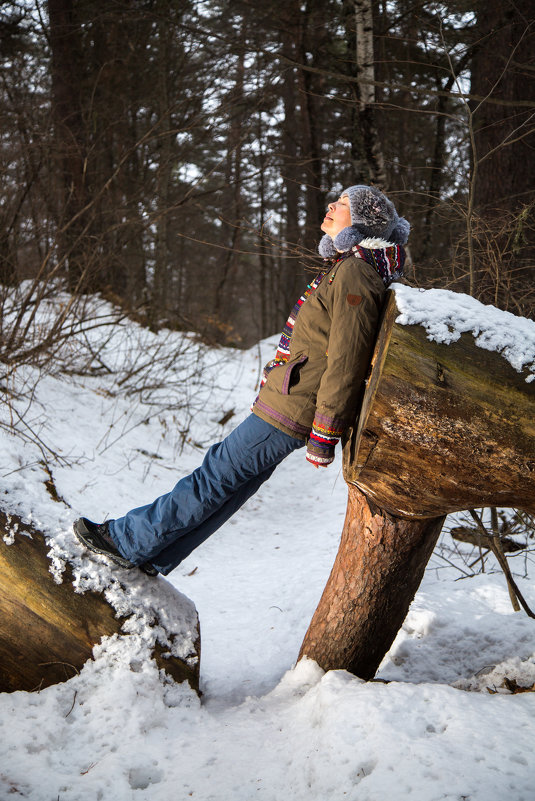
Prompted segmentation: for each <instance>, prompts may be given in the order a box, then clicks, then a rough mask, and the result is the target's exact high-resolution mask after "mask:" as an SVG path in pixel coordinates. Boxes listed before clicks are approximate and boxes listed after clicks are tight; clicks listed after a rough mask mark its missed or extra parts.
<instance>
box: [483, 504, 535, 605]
mask: <svg viewBox="0 0 535 801" xmlns="http://www.w3.org/2000/svg"><path fill="white" fill-rule="evenodd" d="M469 512H470V515H471V517H472V519H473V520H474V521H475V523H476V524H477V527H478V528H479V530H480V531H481V532H482V533H483V534H484V535H485V536H486V537H488V536H489V533H488V531H487V529H486V528H485V526H484V525H483V522H482V520H481V518H480V516H479V515H478V514H477V512H476V511H475V509H470V510H469ZM495 540H496V537H492V536H491V537H489V544H490V548H491V551H492V553H493V554H494V556H495V557H496V559H497V561H498V564H499V565H500V567H501V569H502V570H503V572H504V575H505V578H506V580H507V584H508V587H509V593H511V590H512V591H513V592H514V594H515V596H516V598H517V599H518V601H519V602H520V604H521V605H522V607H523V609H524V611H525V613H526V614H527V615H528V617H532V618H535V612H532V611H531V609H530V608H529V606H528V604H527V602H526V600H525V598H524V596H523V595H522V593H521V592H520V590H519V589H518V587H517V584H516V582H515V580H514V579H513V576H512V574H511V571H510V569H509V565H508V564H507V559H506V558H505V556H504V554H503V553H502V552H500V549H499V548H498V546H497V545H496V542H495Z"/></svg>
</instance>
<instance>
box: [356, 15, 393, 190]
mask: <svg viewBox="0 0 535 801" xmlns="http://www.w3.org/2000/svg"><path fill="white" fill-rule="evenodd" d="M355 27H356V63H357V70H358V73H357V74H358V76H359V79H360V81H359V84H358V87H359V122H360V128H361V131H362V137H363V143H364V152H365V155H366V161H367V163H368V169H369V171H370V180H371V182H372V183H373V184H375V185H376V186H378V187H379V188H380V189H382V190H386V189H387V175H386V168H385V161H384V155H383V148H382V144H381V141H380V139H379V131H378V129H377V123H376V119H375V85H374V81H375V56H374V47H373V4H372V2H371V0H355Z"/></svg>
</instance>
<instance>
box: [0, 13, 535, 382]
mask: <svg viewBox="0 0 535 801" xmlns="http://www.w3.org/2000/svg"><path fill="white" fill-rule="evenodd" d="M534 16H535V14H534V10H533V4H532V2H531V0H516V1H515V0H485V2H483V1H482V0H481V1H480V2H475V3H472V4H469V3H468V2H464V0H451V2H444V3H437V2H418V1H416V2H414V1H413V0H393V1H391V2H387V0H380V2H375V3H373V2H371V0H322V2H318V0H300V2H297V0H284V2H282V0H262V2H251V1H250V0H232V2H230V1H228V0H213V2H204V1H203V0H175V1H174V2H167V1H165V0H48V2H46V3H45V2H42V1H41V0H15V2H9V3H1V4H0V59H1V82H0V104H1V116H0V119H1V122H0V131H1V134H0V136H1V138H0V175H1V189H0V198H1V203H0V206H1V208H0V306H1V309H2V311H3V312H4V313H3V314H2V323H1V332H0V333H1V337H0V343H1V344H0V361H1V362H2V363H3V364H4V365H5V366H6V365H8V366H9V369H8V370H7V372H6V373H4V375H7V374H8V372H9V370H11V369H13V368H14V367H15V366H17V365H19V366H20V365H21V364H24V363H32V364H35V363H36V362H39V360H41V361H46V360H50V359H53V358H55V355H56V353H57V351H58V344H61V343H64V342H65V341H67V339H68V337H69V332H72V331H73V330H74V327H75V326H78V327H79V326H80V325H82V324H87V323H88V321H87V320H86V319H85V316H84V315H85V311H84V309H85V302H84V298H86V297H88V296H89V295H90V294H91V293H101V294H102V295H103V296H104V297H106V298H107V299H110V300H112V301H113V302H114V303H115V304H116V305H117V306H118V307H119V308H120V309H122V312H123V313H125V314H127V315H129V316H134V317H135V319H137V320H139V321H141V322H143V323H146V324H148V325H149V326H150V327H151V328H152V329H153V330H158V329H159V328H161V327H168V328H169V327H170V328H178V329H184V330H188V331H195V332H198V334H199V335H201V336H202V337H203V338H204V339H205V340H206V341H208V342H212V343H213V342H222V343H225V344H227V345H228V344H230V345H237V346H240V347H248V346H250V345H251V344H252V343H254V342H256V341H258V340H259V339H260V338H262V337H265V336H267V335H271V334H272V333H274V332H276V331H277V330H279V329H280V328H281V327H282V324H283V322H284V319H285V317H286V315H287V313H288V310H289V308H291V306H292V304H293V302H294V301H295V298H296V297H297V296H298V295H299V294H300V292H301V291H302V289H303V288H304V285H305V284H306V282H307V280H308V279H307V273H308V272H309V271H310V270H314V269H315V268H317V265H318V264H319V261H318V258H317V255H316V252H315V248H316V245H317V242H318V239H319V236H320V231H319V225H320V223H321V220H322V219H323V216H324V212H325V207H326V203H327V202H328V200H329V199H331V198H332V197H333V196H335V195H336V194H337V193H338V192H339V191H340V190H341V189H342V188H343V187H344V186H348V185H351V184H355V183H370V182H371V183H374V184H376V185H378V186H380V187H381V188H382V189H384V190H385V191H387V192H388V194H389V195H390V196H391V197H392V199H393V200H394V201H395V203H396V205H397V207H398V209H399V211H400V213H402V214H404V215H405V216H406V217H407V218H408V219H409V220H410V221H411V223H412V234H411V239H410V247H409V257H410V258H409V265H408V269H407V271H406V272H407V278H408V280H409V281H410V282H411V283H412V284H414V285H417V286H424V287H428V286H441V287H448V288H453V289H458V290H460V291H464V292H469V293H470V294H472V295H474V296H476V297H478V298H479V299H481V300H483V301H484V302H489V303H493V304H495V305H497V306H498V307H500V308H503V309H508V310H510V311H513V312H514V313H517V314H523V315H526V316H533V314H534V309H535V291H534V282H533V278H534V273H535V270H534V259H533V244H534V240H535V222H534V220H535V158H534V155H535V93H534V92H533V87H534V84H535V81H534V77H535V27H534ZM64 289H67V290H68V292H69V301H68V302H67V301H66V302H65V303H63V304H62V305H61V307H60V309H59V311H58V310H57V307H55V311H54V313H53V314H52V313H51V316H50V317H49V319H48V323H47V324H46V325H43V318H42V315H41V316H40V320H41V322H40V325H39V326H38V327H36V326H35V325H34V322H35V319H37V310H38V309H39V307H42V306H43V304H44V303H46V301H47V299H48V298H50V297H51V295H55V296H57V293H58V291H59V290H64ZM6 304H7V305H6ZM7 307H9V314H7V313H5V310H6V308H7ZM108 323H109V320H107V321H106V324H108ZM91 324H92V325H94V324H97V322H96V321H91Z"/></svg>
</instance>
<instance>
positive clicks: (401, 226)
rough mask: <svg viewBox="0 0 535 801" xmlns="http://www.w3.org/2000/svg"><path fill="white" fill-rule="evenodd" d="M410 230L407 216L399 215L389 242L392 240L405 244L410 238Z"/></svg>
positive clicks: (397, 243) (395, 243)
mask: <svg viewBox="0 0 535 801" xmlns="http://www.w3.org/2000/svg"><path fill="white" fill-rule="evenodd" d="M410 230H411V224H410V222H409V221H408V220H406V219H405V217H399V218H398V220H397V222H396V224H395V226H394V228H393V230H392V233H391V234H389V236H388V240H389V242H392V244H393V245H404V244H405V243H406V242H407V240H408V238H409V233H410Z"/></svg>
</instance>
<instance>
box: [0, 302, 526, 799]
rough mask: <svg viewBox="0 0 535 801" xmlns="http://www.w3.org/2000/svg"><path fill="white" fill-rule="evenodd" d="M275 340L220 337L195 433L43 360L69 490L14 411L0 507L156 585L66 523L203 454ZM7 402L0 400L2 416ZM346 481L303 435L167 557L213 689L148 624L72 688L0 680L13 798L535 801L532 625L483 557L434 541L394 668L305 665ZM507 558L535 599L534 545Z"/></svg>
mask: <svg viewBox="0 0 535 801" xmlns="http://www.w3.org/2000/svg"><path fill="white" fill-rule="evenodd" d="M437 303H440V301H437ZM407 309H408V310H407V312H406V313H407V314H409V313H410V314H414V310H412V311H411V307H410V298H409V300H408V301H407ZM530 325H531V326H533V328H531V327H529V326H528V328H527V329H526V331H527V334H528V335H532V334H533V330H534V329H535V324H533V323H531V324H530ZM134 329H135V326H133V325H132V326H131V327H125V328H123V329H120V330H118V331H117V333H116V335H115V338H114V337H112V338H111V339H110V341H109V343H108V344H107V345H106V350H105V352H104V355H103V359H104V361H106V359H107V358H108V359H110V358H111V356H112V354H113V353H117V352H118V350H119V346H120V342H121V337H125V336H126V335H127V334H128V338H129V339H128V341H129V343H130V344H129V346H128V347H129V348H130V350H132V349H134V348H135V345H134V344H133V343H135V341H136V336H134V333H135V332H134ZM450 329H451V326H450ZM506 329H507V331H510V327H507V326H506ZM133 332H134V333H133ZM107 335H109V331H108V333H107ZM93 336H94V338H95V342H97V341H98V337H99V333H98V330H97V331H95V332H94V333H93ZM144 336H145V335H144ZM146 336H147V337H148V334H147V335H146ZM151 336H152V335H151ZM176 336H177V338H178V336H179V335H176ZM528 338H529V337H528ZM532 341H535V339H533V340H532ZM275 342H276V340H275V339H272V340H270V341H266V342H263V343H261V346H259V347H257V348H253V349H251V351H248V352H246V353H240V352H232V353H231V352H229V351H225V350H216V351H213V352H211V353H209V354H208V355H207V357H206V358H207V362H208V363H209V364H210V365H211V370H212V374H211V375H212V378H211V379H210V381H208V386H205V387H204V388H199V389H198V392H197V394H196V395H195V397H196V398H197V401H198V406H199V410H198V412H196V415H195V420H194V422H193V425H192V427H191V429H190V432H189V438H188V441H187V442H186V444H185V446H184V447H183V449H181V448H180V444H181V440H182V437H181V436H179V435H178V433H177V432H178V431H179V430H180V429H181V420H180V412H177V411H172V412H166V411H165V408H164V406H165V404H164V403H163V401H162V404H161V407H158V406H154V405H150V404H149V401H150V400H151V398H150V396H149V397H147V396H142V397H138V396H134V395H131V396H129V397H124V396H123V395H122V394H119V393H118V392H117V389H118V387H117V384H116V379H115V378H114V377H113V375H111V374H108V373H102V374H101V375H94V376H91V377H87V376H86V377H83V376H79V375H78V376H76V375H71V376H69V377H68V378H67V377H66V376H65V375H61V374H59V375H48V376H43V377H42V378H41V380H40V381H39V383H38V384H37V385H36V388H35V396H34V400H33V403H32V406H31V407H30V410H29V411H28V410H26V411H25V412H24V415H23V418H24V420H25V425H31V428H32V431H33V432H34V433H37V434H39V436H40V438H41V440H42V442H44V443H45V444H48V445H50V446H51V447H52V446H53V448H54V450H55V451H56V454H57V457H58V458H57V459H56V460H55V461H54V460H52V459H49V469H50V470H51V473H52V476H53V480H54V483H55V487H56V490H57V493H58V495H59V497H60V499H62V500H60V501H56V500H53V499H52V498H51V496H50V494H49V493H48V492H47V489H46V486H45V482H46V481H47V480H48V479H49V478H50V475H49V473H48V472H47V471H46V470H45V467H44V466H43V464H42V462H43V453H42V451H40V450H39V449H38V447H37V446H36V445H35V444H32V443H31V442H29V441H26V442H24V441H23V440H22V439H21V438H20V437H14V436H12V435H10V434H9V433H8V431H7V430H5V428H4V429H0V473H1V475H2V485H1V493H2V495H1V497H2V507H3V508H5V509H7V510H9V511H12V512H16V513H18V514H20V515H21V516H23V517H25V518H26V519H28V520H30V521H31V522H32V523H33V524H34V525H35V526H36V527H37V528H40V529H42V530H44V531H45V532H46V533H47V535H48V536H49V537H50V538H51V543H52V545H53V551H54V553H55V555H56V557H57V560H58V561H57V564H59V565H61V554H62V553H69V554H70V556H71V558H72V559H74V561H75V563H77V564H79V565H82V564H84V565H85V568H84V569H85V572H86V573H89V575H90V576H92V577H93V580H94V581H95V582H100V583H101V584H104V583H108V582H109V578H110V576H113V577H115V578H116V579H118V580H125V579H126V581H127V582H128V581H130V582H134V583H135V582H138V587H137V589H139V588H141V590H142V588H143V587H144V586H147V582H149V581H150V580H149V579H146V578H144V577H141V576H139V577H137V576H134V575H133V574H132V573H128V574H127V573H125V571H121V570H119V569H118V568H110V566H109V563H107V562H106V560H105V559H103V558H99V557H94V558H92V560H91V562H90V565H91V567H90V569H89V571H88V570H87V566H88V564H89V561H88V559H89V558H88V557H87V555H85V557H84V556H83V552H82V550H81V548H80V547H79V546H78V544H77V543H76V542H75V541H74V539H73V537H72V535H71V533H70V526H71V524H72V521H73V520H74V519H75V518H76V517H77V516H79V515H80V514H83V515H86V516H88V517H91V518H93V519H98V520H100V519H104V518H105V517H114V516H118V515H120V514H122V513H123V512H125V511H126V510H127V509H128V508H131V507H132V506H137V505H139V504H140V503H143V502H145V501H149V500H152V499H153V498H154V497H155V496H156V495H158V494H160V493H161V492H164V491H167V490H168V489H169V488H170V487H171V486H172V484H173V483H175V481H176V480H177V479H178V478H180V477H181V476H182V475H184V474H186V473H187V472H189V471H190V470H191V469H192V468H194V467H196V466H197V465H198V463H199V462H200V460H201V458H202V453H203V447H201V446H205V445H206V444H207V442H209V441H210V440H212V441H213V440H215V439H216V438H218V437H221V436H223V435H224V434H225V433H227V432H228V431H230V430H231V428H232V427H233V426H234V425H236V423H237V422H239V420H241V419H243V417H244V416H245V415H246V414H247V413H248V410H249V406H250V403H251V401H252V399H253V398H254V395H255V384H256V382H257V380H258V375H259V369H260V366H261V365H262V364H263V363H264V362H265V361H267V359H268V358H270V356H271V352H272V350H273V348H274V345H275ZM149 344H150V343H149ZM146 345H147V343H146ZM522 346H523V347H524V348H525V346H526V336H524V337H523V343H522ZM526 362H527V363H529V362H530V360H529V358H528V359H527V360H526V359H524V360H523V364H524V365H525V364H526ZM176 369H177V370H178V368H176ZM517 369H518V368H517ZM177 375H178V377H179V374H178V373H177V374H176V375H175V374H174V375H173V382H172V383H173V386H176V385H177ZM23 377H25V378H26V380H27V381H28V382H29V383H30V384H31V379H32V378H34V376H33V375H32V373H31V371H27V373H26V374H25V376H23ZM152 400H153V399H152ZM14 405H15V406H17V402H14ZM17 408H18V409H19V411H20V412H21V413H22V412H23V411H24V409H23V404H22V402H20V403H19V405H18V406H17ZM231 409H234V410H235V414H234V416H233V417H232V418H231V420H230V421H229V422H227V423H225V424H224V425H221V424H220V423H219V422H218V421H219V420H221V418H222V417H223V415H224V414H225V412H228V411H230V410H231ZM9 413H10V412H9V407H8V405H4V406H3V413H2V420H3V422H6V421H7V420H9V419H10V418H9ZM11 419H16V418H11ZM28 430H29V429H26V431H28ZM345 496H346V490H345V484H344V481H343V478H342V474H341V465H340V461H339V457H338V461H336V462H335V464H333V465H332V466H331V467H329V468H328V469H326V470H314V468H313V467H312V466H311V465H309V464H308V463H307V462H306V461H305V458H304V455H303V453H302V452H296V453H294V454H292V455H291V456H290V457H289V458H288V459H287V460H286V461H285V462H284V463H283V464H282V465H281V466H280V467H279V468H278V469H277V471H276V472H275V474H274V475H273V477H272V479H271V480H270V481H269V482H268V483H267V484H266V485H264V487H263V488H262V489H261V490H260V492H259V493H258V494H257V495H256V496H255V497H254V498H253V499H251V501H249V503H248V504H247V505H246V506H245V507H244V508H243V509H242V510H241V511H240V512H239V513H238V514H237V515H236V516H235V517H234V518H233V519H232V520H231V521H230V522H229V523H228V524H227V525H226V526H225V527H224V528H223V529H222V530H220V531H219V532H218V533H216V534H215V535H214V536H213V537H212V538H211V539H210V540H209V541H208V542H207V543H206V544H205V545H204V546H202V548H200V549H199V550H197V551H196V552H194V553H193V554H192V555H191V557H190V558H189V559H188V560H187V561H186V562H184V563H183V564H182V565H180V566H179V568H177V570H176V571H174V573H172V574H171V576H170V577H169V579H168V580H170V581H171V583H172V584H173V585H174V586H175V587H176V588H177V589H178V590H180V591H181V592H183V593H185V594H186V595H187V596H188V597H189V598H191V599H192V600H193V601H194V603H195V604H196V606H197V609H198V612H199V616H200V621H201V632H202V659H201V682H202V691H203V697H202V701H200V700H199V699H198V698H197V696H196V695H195V693H193V692H192V691H191V690H190V689H189V687H188V686H187V685H174V684H172V683H170V682H169V681H167V680H166V679H165V678H164V677H163V676H162V675H159V673H158V670H157V668H156V667H155V665H154V663H152V662H150V661H148V660H147V659H141V660H140V654H141V655H143V653H144V651H143V631H141V630H138V631H134V633H132V634H131V635H130V636H125V637H122V638H120V639H119V640H116V639H113V640H110V641H107V642H104V643H102V644H100V645H99V646H98V647H97V648H96V649H95V658H94V661H91V662H89V663H87V664H86V665H85V667H84V668H83V670H82V671H81V673H80V675H78V676H76V677H74V678H73V679H71V680H70V681H67V682H66V683H64V684H60V685H56V686H54V687H49V688H48V689H45V690H42V691H41V692H38V693H24V692H17V693H11V694H5V693H4V694H1V695H0V801H8V799H12V798H13V799H16V798H27V799H33V800H34V801H86V799H87V801H95V800H96V799H103V801H111V799H113V801H130V799H132V800H133V801H138V799H139V801H172V800H173V801H174V800H176V801H183V800H184V801H186V800H187V799H190V798H191V799H194V800H195V799H197V800H198V801H209V799H210V800H211V799H213V800H214V801H253V799H258V801H331V799H332V800H333V801H342V800H344V801H386V799H392V800H393V801H408V800H409V799H410V800H411V801H435V799H436V801H439V799H451V800H452V801H468V800H469V801H504V799H507V801H533V799H535V761H534V759H533V742H534V738H535V692H525V693H519V694H510V693H508V691H507V690H506V689H505V688H504V687H503V680H504V678H505V677H508V678H509V679H511V680H515V681H516V682H517V683H518V684H519V685H523V686H531V685H533V683H534V682H535V622H534V621H533V620H531V619H530V618H528V617H527V616H526V615H525V614H524V613H523V612H520V613H514V612H513V611H512V609H511V604H510V601H509V597H508V593H507V588H506V584H505V580H504V577H503V576H502V575H501V574H500V573H498V572H492V570H491V568H492V563H491V562H489V563H488V565H487V572H485V573H483V574H479V575H477V576H473V577H471V578H466V577H464V575H463V573H461V571H460V570H459V569H458V568H457V567H455V566H448V564H447V563H446V561H445V560H444V559H443V558H442V555H441V553H440V551H439V550H437V552H436V553H435V555H434V556H433V557H432V559H431V562H430V564H429V566H428V569H427V572H426V575H425V578H424V580H423V583H422V586H421V588H420V590H419V592H418V594H417V596H416V598H415V600H414V602H413V604H412V607H411V610H410V612H409V614H408V616H407V619H406V621H405V623H404V625H403V628H402V630H401V631H400V632H399V635H398V637H397V639H396V641H395V643H394V645H393V647H392V649H391V651H390V652H389V654H388V655H387V656H386V658H385V660H384V662H383V664H382V666H381V669H380V671H379V674H378V678H381V679H383V680H385V681H384V682H369V683H364V682H362V681H360V680H359V679H357V678H355V677H354V676H352V675H350V674H348V673H345V672H344V671H334V672H330V673H327V674H324V673H323V672H322V671H321V670H320V669H319V668H318V667H317V665H315V664H314V663H313V662H310V661H304V662H301V663H300V664H298V665H297V666H296V665H295V660H296V655H297V653H298V651H299V646H300V643H301V640H302V638H303V635H304V633H305V631H306V629H307V626H308V623H309V621H310V618H311V616H312V614H313V612H314V609H315V607H316V604H317V602H318V600H319V597H320V594H321V591H322V589H323V586H324V585H325V582H326V579H327V577H328V574H329V571H330V567H331V565H332V561H333V559H334V556H335V553H336V550H337V547H338V539H339V536H340V533H341V530H342V525H343V519H344V513H345ZM444 536H445V538H448V535H447V534H445V535H444ZM2 547H4V546H2ZM511 564H512V568H513V570H515V572H516V573H517V581H518V583H519V585H520V588H521V590H522V592H523V593H524V595H525V597H526V599H527V601H528V603H530V605H531V606H532V607H535V565H532V566H531V577H530V578H524V577H522V574H523V573H524V566H525V565H524V562H523V561H521V560H520V559H519V560H518V565H517V568H516V569H515V560H514V559H513V560H511ZM164 581H165V580H164V579H161V578H159V579H157V580H156V582H153V583H152V585H151V587H154V586H155V587H156V588H157V587H158V584H160V583H161V584H162V585H163V583H164ZM152 592H154V590H152ZM162 594H163V589H162ZM138 595H139V593H138ZM162 597H165V595H164V594H163V595H162ZM0 628H1V622H0ZM489 690H490V691H491V692H489ZM495 691H497V692H495Z"/></svg>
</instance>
